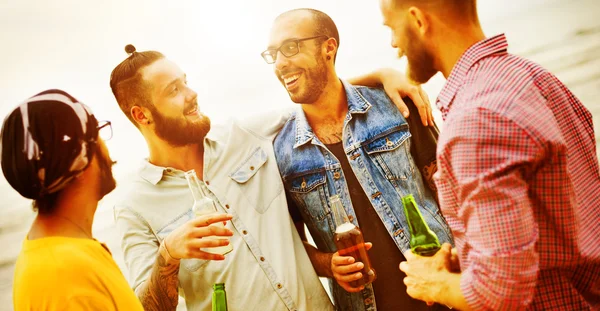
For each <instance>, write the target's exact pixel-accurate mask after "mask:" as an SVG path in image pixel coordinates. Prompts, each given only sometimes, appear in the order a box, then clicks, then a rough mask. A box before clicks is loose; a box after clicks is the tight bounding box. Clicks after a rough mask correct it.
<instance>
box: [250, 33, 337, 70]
mask: <svg viewBox="0 0 600 311" xmlns="http://www.w3.org/2000/svg"><path fill="white" fill-rule="evenodd" d="M317 38H327V36H325V35H320V36H314V37H310V38H303V39H289V40H286V41H284V42H283V43H282V44H281V46H279V47H278V48H276V49H268V50H266V51H264V52H262V53H261V54H260V55H261V56H262V58H263V59H264V60H265V62H267V64H273V63H275V61H276V60H277V52H281V54H283V56H285V57H292V56H294V55H296V54H298V53H299V52H300V42H302V41H306V40H312V39H317Z"/></svg>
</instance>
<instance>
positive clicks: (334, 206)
mask: <svg viewBox="0 0 600 311" xmlns="http://www.w3.org/2000/svg"><path fill="white" fill-rule="evenodd" d="M329 205H330V208H331V212H332V213H333V219H334V221H335V226H336V228H337V227H339V226H341V225H343V224H345V223H349V222H350V220H349V219H348V214H346V210H345V209H344V205H342V201H341V200H340V197H339V196H337V195H336V196H333V197H331V199H330V201H329Z"/></svg>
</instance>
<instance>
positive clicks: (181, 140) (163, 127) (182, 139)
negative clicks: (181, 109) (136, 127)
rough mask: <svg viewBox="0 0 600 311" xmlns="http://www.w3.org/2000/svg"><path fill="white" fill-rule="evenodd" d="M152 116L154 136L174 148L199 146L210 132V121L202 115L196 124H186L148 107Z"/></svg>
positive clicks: (181, 120) (184, 121) (184, 120)
mask: <svg viewBox="0 0 600 311" xmlns="http://www.w3.org/2000/svg"><path fill="white" fill-rule="evenodd" d="M150 111H151V113H152V116H154V131H155V133H156V136H158V137H159V138H161V139H162V140H164V141H166V142H167V143H169V145H171V146H174V147H181V146H185V145H190V144H199V143H202V142H203V141H204V138H205V137H206V134H208V132H209V131H210V119H209V118H208V117H207V116H204V115H202V116H201V119H200V120H199V121H197V122H188V121H187V120H186V119H175V118H170V117H167V116H164V115H163V114H161V113H160V112H159V111H158V109H156V107H154V106H152V107H150Z"/></svg>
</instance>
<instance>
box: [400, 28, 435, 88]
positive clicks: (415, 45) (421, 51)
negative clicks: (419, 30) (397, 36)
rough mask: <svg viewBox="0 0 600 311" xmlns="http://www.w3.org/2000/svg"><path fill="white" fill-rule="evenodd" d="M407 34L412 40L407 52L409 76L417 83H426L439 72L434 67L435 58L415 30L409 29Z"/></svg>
mask: <svg viewBox="0 0 600 311" xmlns="http://www.w3.org/2000/svg"><path fill="white" fill-rule="evenodd" d="M406 36H407V40H408V42H410V43H409V45H408V46H407V48H406V52H405V55H406V59H407V60H408V77H409V79H411V80H412V81H414V82H416V83H419V84H423V83H426V82H427V81H429V79H431V77H433V76H434V75H435V74H436V73H437V72H438V70H436V69H435V68H434V58H433V56H432V55H431V53H430V52H429V51H428V50H427V49H426V48H425V46H424V45H423V43H422V42H421V41H419V39H417V36H416V35H415V34H414V32H413V31H411V30H410V29H409V30H407V31H406Z"/></svg>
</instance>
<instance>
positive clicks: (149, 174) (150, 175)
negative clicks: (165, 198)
mask: <svg viewBox="0 0 600 311" xmlns="http://www.w3.org/2000/svg"><path fill="white" fill-rule="evenodd" d="M141 164H142V165H141V167H140V170H139V172H138V173H139V175H140V177H141V178H143V179H144V180H145V181H147V182H149V183H151V184H153V185H156V184H158V182H159V181H160V180H161V179H162V177H163V172H164V171H165V170H166V169H167V168H166V167H162V166H156V165H154V164H152V163H150V162H148V159H144V160H143V161H142V163H141Z"/></svg>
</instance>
